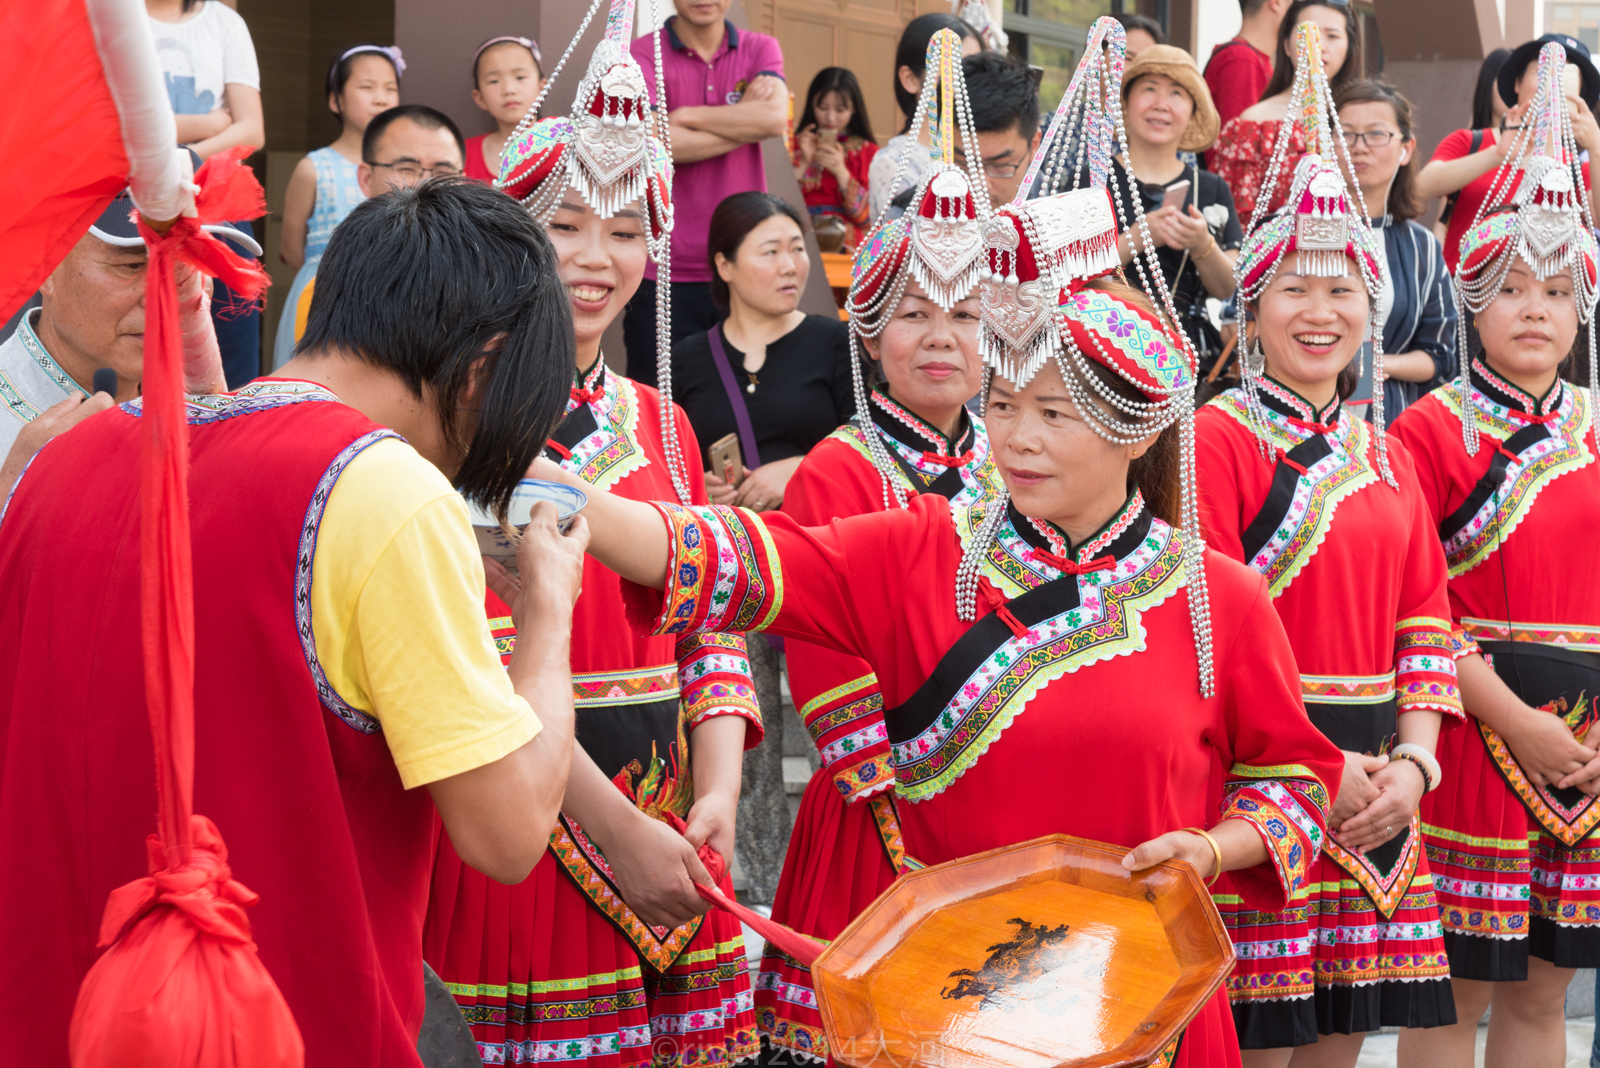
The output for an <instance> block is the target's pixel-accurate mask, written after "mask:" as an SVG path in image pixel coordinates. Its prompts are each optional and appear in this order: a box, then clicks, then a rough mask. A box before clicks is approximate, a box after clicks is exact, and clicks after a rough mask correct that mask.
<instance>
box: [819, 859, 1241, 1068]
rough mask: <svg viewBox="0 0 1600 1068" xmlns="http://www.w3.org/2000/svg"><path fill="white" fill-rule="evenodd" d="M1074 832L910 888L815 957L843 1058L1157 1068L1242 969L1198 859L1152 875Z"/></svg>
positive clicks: (950, 1066)
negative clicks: (1236, 967)
mask: <svg viewBox="0 0 1600 1068" xmlns="http://www.w3.org/2000/svg"><path fill="white" fill-rule="evenodd" d="M1126 853H1127V850H1126V849H1124V848H1121V847H1117V846H1109V845H1105V844H1103V843H1100V842H1091V841H1087V840H1085V839H1082V838H1072V837H1069V836H1067V835H1062V834H1058V835H1052V836H1050V837H1047V838H1037V839H1034V840H1033V841H1031V842H1023V843H1021V844H1019V845H1014V846H1007V847H1006V848H1004V849H995V850H991V851H990V852H987V853H979V854H977V855H976V856H971V857H964V858H962V859H961V860H956V861H951V862H950V863H948V864H940V865H938V866H936V867H931V868H925V869H923V870H922V871H917V872H913V873H911V874H909V875H906V876H904V877H902V878H901V879H899V880H898V881H896V882H895V884H894V885H893V886H892V887H891V888H890V889H889V890H887V891H885V892H884V894H883V896H882V897H880V898H879V899H878V900H877V901H875V902H874V903H873V904H872V905H871V906H870V907H869V908H868V909H867V911H866V912H864V913H862V914H861V915H860V916H858V917H857V918H856V919H855V921H854V922H853V923H851V924H850V926H848V927H846V928H845V929H844V931H843V933H841V934H840V935H839V937H838V938H836V939H834V941H833V942H832V943H831V944H830V945H829V946H828V947H827V948H826V949H825V950H823V951H822V953H821V955H820V956H819V957H818V958H817V960H816V963H815V964H814V965H813V966H812V977H813V980H814V982H815V986H816V991H817V998H818V1002H819V1004H820V1008H821V1010H822V1018H823V1021H824V1023H825V1025H826V1027H827V1033H828V1042H829V1047H830V1050H831V1051H832V1053H833V1055H834V1057H835V1058H837V1059H838V1060H839V1061H841V1062H842V1063H845V1064H849V1065H853V1066H855V1068H891V1066H892V1068H908V1066H911V1065H916V1066H921V1068H1002V1066H1003V1068H1066V1066H1069V1065H1070V1066H1073V1068H1117V1066H1132V1065H1142V1064H1147V1063H1149V1062H1150V1061H1151V1060H1152V1059H1154V1058H1155V1057H1156V1055H1157V1054H1158V1053H1159V1052H1160V1051H1161V1050H1162V1048H1163V1047H1165V1046H1166V1045H1167V1044H1168V1043H1169V1042H1171V1041H1172V1040H1173V1039H1174V1038H1175V1037H1177V1035H1178V1033H1179V1032H1180V1031H1181V1030H1182V1029H1183V1027H1184V1026H1185V1025H1187V1024H1188V1022H1189V1021H1190V1020H1191V1019H1192V1018H1193V1017H1194V1014H1195V1013H1196V1012H1198V1011H1199V1010H1200V1007H1201V1006H1202V1005H1204V1004H1205V1002H1206V1000H1207V999H1208V998H1210V997H1211V996H1212V994H1213V993H1214V992H1215V991H1216V989H1217V987H1218V986H1219V985H1221V983H1222V981H1223V980H1224V979H1225V978H1227V975H1228V972H1229V970H1230V969H1231V968H1232V967H1233V945H1232V943H1231V942H1230V941H1229V939H1228V933H1227V930H1226V929H1225V928H1224V927H1223V925H1222V917H1221V916H1219V915H1218V914H1217V909H1216V906H1215V905H1214V904H1213V903H1212V901H1211V895H1210V894H1209V893H1207V891H1206V888H1205V884H1204V883H1203V882H1202V881H1201V879H1200V876H1199V875H1198V874H1197V873H1196V872H1195V871H1194V869H1193V868H1191V867H1189V865H1187V864H1182V863H1177V862H1173V861H1168V862H1165V863H1163V864H1160V865H1158V866H1156V867H1154V868H1151V869H1149V870H1146V871H1142V872H1129V871H1127V870H1126V869H1124V868H1123V867H1122V858H1123V856H1124V855H1126Z"/></svg>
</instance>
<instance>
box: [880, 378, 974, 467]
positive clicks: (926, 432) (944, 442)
mask: <svg viewBox="0 0 1600 1068" xmlns="http://www.w3.org/2000/svg"><path fill="white" fill-rule="evenodd" d="M871 396H872V403H873V405H874V411H873V413H872V421H873V423H875V424H876V425H877V427H878V429H880V430H882V431H883V432H884V433H885V434H888V435H889V436H891V437H893V438H895V439H896V440H897V441H900V442H903V443H904V444H906V445H910V446H912V447H913V448H916V449H918V450H919V451H921V450H924V448H925V447H930V446H931V449H928V450H927V451H933V452H938V453H940V454H941V455H944V456H960V455H961V454H963V453H965V452H966V451H967V450H968V449H970V448H972V446H973V438H974V437H976V434H975V432H974V430H973V427H972V419H971V418H970V417H969V415H968V413H967V407H966V405H962V406H961V421H960V423H958V424H957V427H956V436H955V437H954V438H953V439H951V438H947V437H945V436H944V434H943V433H942V432H940V431H939V430H938V429H937V428H936V427H932V426H929V425H928V424H927V423H925V422H923V421H922V420H921V419H919V418H917V416H916V415H914V414H912V412H911V410H910V409H909V408H907V407H906V406H905V405H903V404H901V403H900V402H899V401H896V400H895V399H894V398H893V397H891V396H889V394H888V392H887V391H886V390H884V389H883V388H882V387H881V386H874V387H872V394H871ZM880 412H881V413H882V414H883V415H887V416H889V418H887V419H883V418H879V414H880ZM906 431H910V432H911V433H913V434H915V435H916V436H917V438H920V439H921V440H913V439H912V438H910V437H908V436H907V434H906Z"/></svg>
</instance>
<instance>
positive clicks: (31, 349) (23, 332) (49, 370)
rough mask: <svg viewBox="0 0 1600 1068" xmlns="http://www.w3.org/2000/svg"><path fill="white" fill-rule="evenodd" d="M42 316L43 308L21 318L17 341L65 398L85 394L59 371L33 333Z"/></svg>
mask: <svg viewBox="0 0 1600 1068" xmlns="http://www.w3.org/2000/svg"><path fill="white" fill-rule="evenodd" d="M43 314H44V309H43V308H34V309H33V310H32V311H30V312H28V314H26V315H24V316H23V317H22V321H21V322H19V323H18V324H17V338H18V340H20V341H21V342H22V347H23V348H24V349H26V350H27V352H28V355H29V356H32V357H33V362H34V363H37V364H38V365H39V367H40V369H41V370H43V371H44V373H45V374H47V375H49V376H50V380H51V381H52V382H54V383H55V384H56V385H58V386H60V387H61V389H62V390H63V391H64V392H65V393H66V394H67V396H69V397H70V396H72V395H73V394H74V393H82V392H85V391H84V390H83V388H82V387H81V386H79V385H78V384H77V383H76V382H74V381H73V380H72V376H70V375H68V374H67V372H65V371H63V370H62V369H61V365H60V364H59V363H56V361H55V357H54V356H51V355H50V352H49V350H47V349H46V348H45V347H44V343H43V342H41V341H40V340H39V335H38V334H36V333H35V332H34V329H33V324H34V323H36V322H37V321H38V320H39V316H41V315H43Z"/></svg>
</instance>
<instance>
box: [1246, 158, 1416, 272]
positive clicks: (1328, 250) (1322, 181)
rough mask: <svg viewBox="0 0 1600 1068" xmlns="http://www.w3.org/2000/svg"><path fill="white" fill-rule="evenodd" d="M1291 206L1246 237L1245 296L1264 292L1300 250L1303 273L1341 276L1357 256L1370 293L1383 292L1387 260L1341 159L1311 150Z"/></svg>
mask: <svg viewBox="0 0 1600 1068" xmlns="http://www.w3.org/2000/svg"><path fill="white" fill-rule="evenodd" d="M1289 202H1290V203H1291V204H1293V205H1294V210H1293V211H1290V210H1287V209H1285V210H1284V211H1281V212H1279V213H1278V214H1277V215H1274V216H1273V217H1272V218H1270V219H1268V220H1267V221H1266V222H1265V223H1263V224H1262V225H1261V226H1260V227H1258V228H1257V229H1256V230H1255V231H1254V232H1253V233H1251V235H1250V236H1249V237H1248V238H1247V239H1246V240H1245V243H1244V247H1243V248H1241V249H1240V251H1239V259H1238V266H1237V267H1236V268H1235V271H1234V274H1235V278H1236V280H1237V282H1238V285H1239V290H1240V294H1241V296H1243V297H1244V298H1245V299H1247V300H1253V299H1255V298H1256V297H1257V296H1259V295H1260V294H1261V293H1262V292H1263V291H1264V290H1265V289H1266V287H1267V286H1268V285H1270V284H1271V282H1272V279H1273V277H1274V276H1275V275H1276V274H1277V273H1278V268H1279V267H1280V266H1282V264H1283V261H1284V259H1285V258H1287V257H1288V256H1289V255H1290V254H1291V253H1298V254H1299V258H1298V260H1297V263H1298V266H1299V269H1300V273H1301V274H1309V275H1316V276H1319V277H1323V278H1338V277H1340V276H1341V275H1343V274H1344V273H1345V272H1346V271H1347V270H1349V268H1348V267H1347V266H1346V264H1347V261H1349V260H1354V261H1355V262H1356V265H1357V269H1358V270H1359V271H1360V272H1361V279H1362V282H1363V283H1364V284H1365V286H1366V289H1367V293H1368V294H1369V295H1370V296H1372V297H1373V298H1374V299H1376V298H1377V297H1378V296H1379V295H1380V294H1382V292H1383V284H1384V283H1383V279H1384V266H1385V260H1384V256H1383V252H1382V250H1381V249H1380V248H1379V247H1378V239H1377V237H1376V236H1375V235H1374V234H1373V232H1372V227H1371V226H1370V225H1369V224H1368V222H1367V218H1366V213H1365V211H1364V210H1362V209H1359V208H1357V207H1356V205H1355V204H1354V203H1353V198H1352V196H1351V193H1350V187H1349V185H1348V184H1347V183H1346V182H1345V178H1344V174H1343V172H1342V171H1340V169H1339V165H1338V162H1337V161H1336V160H1333V159H1329V158H1327V157H1324V156H1323V155H1321V154H1320V153H1307V154H1306V155H1304V156H1302V157H1301V158H1300V162H1299V164H1298V165H1296V167H1295V172H1294V181H1293V182H1292V183H1291V184H1290V187H1289Z"/></svg>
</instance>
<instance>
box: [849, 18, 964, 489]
mask: <svg viewBox="0 0 1600 1068" xmlns="http://www.w3.org/2000/svg"><path fill="white" fill-rule="evenodd" d="M924 69H925V71H926V72H927V73H926V76H925V77H924V79H923V83H922V94H921V96H920V97H919V98H918V100H917V108H916V113H915V114H914V115H912V118H911V126H910V128H909V130H908V133H907V136H908V137H910V138H911V139H912V140H915V139H916V137H917V133H918V131H919V130H920V129H921V126H922V122H923V120H924V119H927V121H928V122H930V123H931V124H932V131H933V142H934V146H935V150H936V152H937V153H938V158H937V159H936V160H935V161H934V166H933V169H932V170H931V171H929V172H928V174H926V175H924V176H923V179H922V181H921V182H920V183H918V185H917V188H916V191H915V192H914V193H913V194H912V196H911V207H910V208H909V209H908V210H907V211H906V213H905V214H904V215H901V216H899V217H898V218H895V219H888V220H884V219H880V220H879V222H878V225H877V226H875V227H874V228H873V229H872V231H871V232H870V233H869V234H868V235H867V236H866V238H865V239H864V240H863V241H862V242H861V247H860V248H858V249H857V250H856V256H855V261H854V262H853V263H852V265H851V271H850V293H849V295H848V296H847V297H846V298H845V309H846V310H847V311H848V312H849V314H850V371H851V378H852V386H853V387H854V390H855V399H856V413H857V417H858V418H859V419H860V420H861V423H862V429H863V430H864V431H865V433H866V439H867V447H868V450H869V452H870V453H871V455H872V462H873V464H874V466H876V467H877V469H878V475H879V477H880V478H881V479H882V482H883V505H884V507H885V508H889V507H892V506H898V507H901V508H903V507H905V504H906V495H905V491H904V490H903V489H902V488H901V487H900V484H899V481H898V479H897V477H896V475H895V463H894V461H893V460H892V459H890V457H889V454H888V452H887V451H886V450H885V449H884V446H883V442H882V441H881V440H880V439H879V438H878V436H877V434H876V433H875V432H874V431H873V429H872V413H871V409H870V408H869V407H868V406H867V402H868V399H869V398H868V397H867V391H866V385H865V383H864V381H863V379H862V374H861V368H862V352H861V349H862V346H863V342H864V341H865V340H867V339H870V338H876V337H878V336H879V335H880V334H882V333H883V330H884V328H885V327H886V326H887V325H888V324H889V320H890V318H891V316H892V313H893V311H894V309H895V308H896V307H897V306H898V305H899V303H900V299H901V298H902V297H903V296H905V291H906V286H907V285H908V284H909V283H910V281H911V279H913V278H915V279H916V280H917V284H918V285H920V286H921V287H922V289H923V292H925V293H927V294H928V298H929V299H930V300H932V301H934V302H935V303H936V304H938V305H939V307H941V308H943V309H944V310H945V311H949V310H950V309H951V308H952V307H953V306H954V305H955V304H956V303H957V302H959V301H963V300H966V299H967V298H968V297H970V296H971V295H972V290H973V287H974V286H975V285H977V282H978V275H979V273H980V271H981V268H982V265H983V224H984V222H985V221H986V220H987V219H988V217H989V189H988V186H987V184H985V182H984V180H983V177H982V175H981V174H969V173H968V172H966V171H964V170H962V169H961V168H960V167H958V166H956V163H955V134H956V130H957V128H958V126H959V129H960V131H961V135H962V138H963V144H964V145H966V146H967V149H966V154H967V161H968V166H973V165H975V164H976V165H981V161H980V160H979V154H978V152H977V150H976V148H975V147H973V146H976V144H977V136H976V134H975V132H974V130H973V125H972V107H971V104H970V103H969V101H968V99H967V83H966V78H965V77H964V76H963V75H962V73H961V39H960V38H959V37H957V36H956V35H955V34H954V33H953V32H952V31H950V30H948V29H945V30H940V31H939V32H938V33H936V34H934V35H933V37H932V38H931V39H930V40H929V41H928V56H927V65H926V67H925V68H924ZM904 167H905V162H904V160H902V161H901V164H900V168H899V169H897V170H896V173H895V180H894V182H893V183H891V187H893V185H897V184H898V183H899V180H900V176H901V173H902V171H903V170H904Z"/></svg>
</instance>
